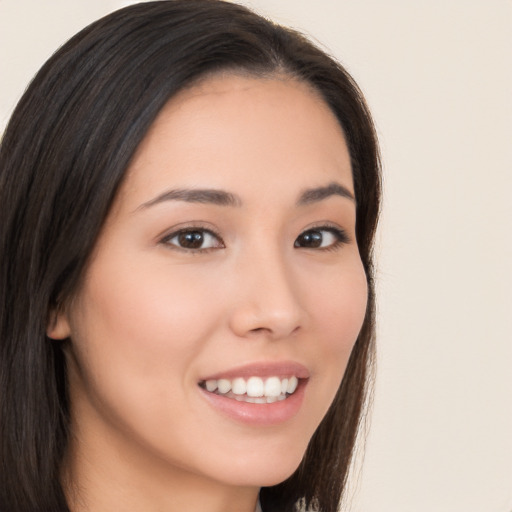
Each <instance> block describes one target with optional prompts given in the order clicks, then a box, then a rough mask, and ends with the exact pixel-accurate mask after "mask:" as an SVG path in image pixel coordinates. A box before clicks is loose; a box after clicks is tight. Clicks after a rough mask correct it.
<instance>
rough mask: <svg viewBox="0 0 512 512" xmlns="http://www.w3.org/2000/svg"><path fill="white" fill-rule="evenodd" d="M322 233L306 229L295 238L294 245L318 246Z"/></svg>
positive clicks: (320, 242)
mask: <svg viewBox="0 0 512 512" xmlns="http://www.w3.org/2000/svg"><path fill="white" fill-rule="evenodd" d="M322 241H323V235H322V232H321V231H306V232H305V233H301V234H300V235H299V236H298V237H297V240H295V244H294V245H295V247H310V248H315V247H320V246H321V245H322Z"/></svg>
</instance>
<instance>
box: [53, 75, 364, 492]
mask: <svg viewBox="0 0 512 512" xmlns="http://www.w3.org/2000/svg"><path fill="white" fill-rule="evenodd" d="M355 211H356V210H355V202H354V199H353V183H352V175H351V166H350V158H349V154H348V150H347V146H346V143H345V140H344V136H343V133H342V130H341V129H340V126H339V125H338V122H337V120H336V118H335V117H334V116H333V114H332V113H331V111H330V110H329V108H328V107H327V106H326V104H325V103H324V102H323V101H322V100H321V99H320V98H319V97H318V96H317V94H315V93H314V92H312V91H311V90H310V88H308V87H307V86H306V85H304V84H301V83H298V82H296V81H293V80H291V79H278V78H275V79H258V78H250V77H244V76H235V75H221V76H216V77H214V78H209V79H208V80H206V81H204V82H203V83H202V84H200V85H197V86H195V87H193V88H190V89H188V90H186V91H184V92H181V93H180V94H178V95H177V96H175V97H174V98H173V99H172V100H171V101H170V102H169V103H168V104H167V105H166V107H165V108H164V109H163V110H162V112H161V113H160V115H159V117H158V118H157V120H156V121H155V123H154V125H153V126H152V128H151V130H150V131H149V133H148V135H147V136H146V138H145V139H144V141H143V142H142V144H141V146H140V147H139V148H138V151H137V153H136V155H135V158H134V159H133V161H132V163H131V165H130V167H129V169H128V173H127V176H126V179H125V181H124V184H123V186H122V187H121V190H120V192H119V194H118V196H117V198H116V200H115V202H114V205H113V207H112V210H111V212H110V214H109V216H108V218H107V221H106V224H105V226H104V228H103V230H102V233H101V235H100V237H99V239H98V242H97V245H96V248H95V251H94V254H93V256H92V258H91V261H90V262H89V265H88V267H87V270H86V275H85V279H84V281H83V284H82V286H81V288H80V290H79V291H78V293H77V294H76V297H75V298H74V299H73V300H72V301H71V303H70V304H69V305H68V307H67V309H66V311H65V313H62V314H61V315H60V316H58V317H57V320H56V322H55V324H54V325H53V326H52V327H51V328H50V329H49V334H50V335H51V336H53V337H55V338H59V337H61V338H62V337H65V336H68V335H69V336H70V337H71V342H70V344H69V346H68V347H67V352H66V356H67V361H68V369H69V388H70V396H71V403H72V424H73V428H74V430H75V432H76V438H74V439H75V440H74V441H73V442H72V448H71V457H72V458H73V457H75V458H76V457H78V459H77V460H75V464H78V466H80V464H81V462H80V460H79V456H77V455H76V454H77V453H78V454H79V453H80V450H81V448H80V446H82V447H85V448H84V450H85V451H86V453H87V457H88V458H89V459H90V460H91V461H95V464H98V465H100V466H101V465H104V467H105V471H110V470H111V471H112V472H113V471H116V468H115V466H116V465H119V467H122V464H123V463H126V462H127V461H129V464H130V469H129V470H127V469H126V467H125V468H124V469H123V470H122V471H135V472H142V471H145V472H147V471H150V468H153V467H157V466H158V468H159V475H165V474H169V475H174V476H179V475H184V474H187V475H189V476H190V475H193V476H197V477H200V478H202V479H203V480H204V481H208V480H209V481H215V482H217V483H219V482H220V483H223V484H227V485H235V486H249V487H252V486H255V487H259V486H262V485H272V484H276V483H278V482H280V481H282V480H283V479H285V478H286V477H288V476H289V475H290V474H291V473H292V472H293V471H294V470H295V468H296V467H297V465H298V464H299V462H300V460H301V458H302V456H303V453H304V451H305V449H306V446H307V444H308V441H309V440H310V438H311V436H312V434H313V432H314V431H315V429H316V427H317V426H318V424H319V423H320V421H321V419H322V417H323V416H324V414H325V413H326V411H327V409H328V407H329V405H330V404H331V401H332V399H333V397H334V395H335V393H336V391H337V389H338V386H339V384H340V382H341V379H342V377H343V373H344V371H345V367H346V364H347V361H348V358H349V355H350V352H351V350H352V347H353V344H354V342H355V340H356V337H357V335H358V332H359V330H360V327H361V325H362V322H363V318H364V313H365V308H366V296H367V288H366V278H365V273H364V270H363V266H362V263H361V259H360V256H359V252H358V247H357V244H356V239H355V223H356V217H355ZM296 381H298V384H297V386H296V388H295V384H296V383H297V382H296ZM248 395H250V396H248ZM254 402H256V403H254ZM74 445H76V446H74ZM73 446H74V447H73ZM73 454H75V455H73ZM125 466H126V464H125ZM109 468H110V469H109ZM166 472H167V473H166Z"/></svg>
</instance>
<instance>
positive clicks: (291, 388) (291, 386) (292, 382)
mask: <svg viewBox="0 0 512 512" xmlns="http://www.w3.org/2000/svg"><path fill="white" fill-rule="evenodd" d="M298 383H299V381H298V379H297V377H295V376H293V377H290V380H289V381H288V387H287V388H286V392H287V393H290V394H292V393H293V392H294V391H295V390H296V389H297V384H298ZM219 387H220V386H219Z"/></svg>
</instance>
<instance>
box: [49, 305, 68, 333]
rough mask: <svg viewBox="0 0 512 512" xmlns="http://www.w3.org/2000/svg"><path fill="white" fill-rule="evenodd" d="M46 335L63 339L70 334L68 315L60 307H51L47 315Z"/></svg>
mask: <svg viewBox="0 0 512 512" xmlns="http://www.w3.org/2000/svg"><path fill="white" fill-rule="evenodd" d="M46 336H48V338H51V339H52V340H64V339H66V338H69V337H70V336H71V328H70V326H69V321H68V317H67V314H66V312H65V311H63V310H62V309H61V308H56V309H52V311H50V315H49V317H48V325H47V327H46Z"/></svg>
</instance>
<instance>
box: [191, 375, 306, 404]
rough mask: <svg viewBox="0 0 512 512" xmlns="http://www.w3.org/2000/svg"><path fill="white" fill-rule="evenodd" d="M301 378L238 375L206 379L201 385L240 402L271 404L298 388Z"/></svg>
mask: <svg viewBox="0 0 512 512" xmlns="http://www.w3.org/2000/svg"><path fill="white" fill-rule="evenodd" d="M299 381H300V379H298V378H297V377H296V376H294V375H292V376H290V377H285V378H281V377H267V378H264V379H263V378H261V377H249V378H247V379H245V378H243V377H237V378H236V379H231V380H230V379H217V380H213V379H212V380H205V381H201V382H200V383H199V386H200V387H201V388H203V389H205V390H206V391H208V392H209V393H213V394H215V395H220V396H223V397H226V398H231V399H233V400H238V401H239V402H248V403H253V404H270V403H273V402H278V401H282V400H286V398H288V397H289V396H290V395H293V393H295V391H296V390H297V386H298V385H299Z"/></svg>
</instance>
